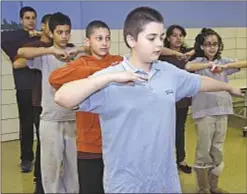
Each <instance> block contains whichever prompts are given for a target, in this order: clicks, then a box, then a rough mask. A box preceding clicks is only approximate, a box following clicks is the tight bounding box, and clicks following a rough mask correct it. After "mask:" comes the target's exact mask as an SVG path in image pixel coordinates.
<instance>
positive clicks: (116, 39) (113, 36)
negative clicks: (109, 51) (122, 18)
mask: <svg viewBox="0 0 247 194" xmlns="http://www.w3.org/2000/svg"><path fill="white" fill-rule="evenodd" d="M111 41H112V42H119V30H111Z"/></svg>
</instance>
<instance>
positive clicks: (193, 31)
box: [186, 28, 201, 40]
mask: <svg viewBox="0 0 247 194" xmlns="http://www.w3.org/2000/svg"><path fill="white" fill-rule="evenodd" d="M200 31H201V28H186V32H187V36H186V39H193V40H195V38H196V36H197V35H198V34H199V33H200Z"/></svg>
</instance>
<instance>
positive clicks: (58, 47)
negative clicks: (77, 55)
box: [53, 42, 66, 49]
mask: <svg viewBox="0 0 247 194" xmlns="http://www.w3.org/2000/svg"><path fill="white" fill-rule="evenodd" d="M53 46H54V47H55V48H57V49H65V48H66V47H61V46H59V45H57V44H56V43H55V42H54V43H53Z"/></svg>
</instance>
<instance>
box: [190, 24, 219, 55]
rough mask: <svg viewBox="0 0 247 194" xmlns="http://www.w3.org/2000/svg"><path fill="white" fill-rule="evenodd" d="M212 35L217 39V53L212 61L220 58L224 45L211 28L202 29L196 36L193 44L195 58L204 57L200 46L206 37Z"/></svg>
mask: <svg viewBox="0 0 247 194" xmlns="http://www.w3.org/2000/svg"><path fill="white" fill-rule="evenodd" d="M212 35H215V36H216V37H217V39H218V51H217V53H216V55H215V57H214V59H220V58H221V52H222V51H223V49H224V44H223V41H222V38H221V37H220V35H219V34H218V33H217V32H215V31H214V30H213V29H211V28H203V29H202V30H201V32H200V33H199V34H198V35H197V36H196V38H195V44H194V49H195V53H196V56H198V57H206V56H205V54H204V51H203V50H202V49H201V46H202V45H203V44H204V42H205V40H206V38H207V37H208V36H212Z"/></svg>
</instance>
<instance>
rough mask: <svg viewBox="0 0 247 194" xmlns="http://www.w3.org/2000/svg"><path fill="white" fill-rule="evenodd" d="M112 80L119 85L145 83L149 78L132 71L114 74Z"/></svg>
mask: <svg viewBox="0 0 247 194" xmlns="http://www.w3.org/2000/svg"><path fill="white" fill-rule="evenodd" d="M112 76H113V77H112V80H113V81H114V82H118V83H128V84H129V83H134V82H144V81H147V79H148V78H147V77H145V76H143V75H140V74H137V73H134V72H131V71H123V72H116V73H112Z"/></svg>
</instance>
